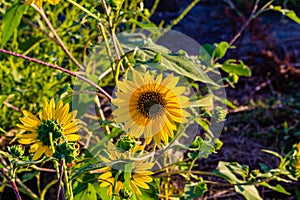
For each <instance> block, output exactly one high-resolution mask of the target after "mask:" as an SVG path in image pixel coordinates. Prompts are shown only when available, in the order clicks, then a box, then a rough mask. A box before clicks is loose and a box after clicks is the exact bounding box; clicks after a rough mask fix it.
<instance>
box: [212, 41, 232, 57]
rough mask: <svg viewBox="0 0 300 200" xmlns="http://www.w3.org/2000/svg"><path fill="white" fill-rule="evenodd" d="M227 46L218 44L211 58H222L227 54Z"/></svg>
mask: <svg viewBox="0 0 300 200" xmlns="http://www.w3.org/2000/svg"><path fill="white" fill-rule="evenodd" d="M228 47H229V44H228V43H227V42H220V43H219V44H217V47H216V48H215V50H214V51H213V54H212V57H213V58H223V57H224V56H225V54H226V52H227V49H228Z"/></svg>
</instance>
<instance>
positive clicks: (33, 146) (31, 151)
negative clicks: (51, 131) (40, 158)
mask: <svg viewBox="0 0 300 200" xmlns="http://www.w3.org/2000/svg"><path fill="white" fill-rule="evenodd" d="M41 146H42V143H40V142H37V143H34V144H33V145H31V147H30V149H29V153H34V152H36V151H37V150H38V149H39V148H41Z"/></svg>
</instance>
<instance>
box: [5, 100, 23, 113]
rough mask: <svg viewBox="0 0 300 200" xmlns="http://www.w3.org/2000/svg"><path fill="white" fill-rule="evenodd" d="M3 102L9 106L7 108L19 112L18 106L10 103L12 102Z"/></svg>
mask: <svg viewBox="0 0 300 200" xmlns="http://www.w3.org/2000/svg"><path fill="white" fill-rule="evenodd" d="M3 104H4V105H6V106H7V107H9V108H12V109H13V110H15V111H18V112H20V109H19V108H18V107H16V106H14V105H12V104H10V103H8V102H7V101H4V102H3Z"/></svg>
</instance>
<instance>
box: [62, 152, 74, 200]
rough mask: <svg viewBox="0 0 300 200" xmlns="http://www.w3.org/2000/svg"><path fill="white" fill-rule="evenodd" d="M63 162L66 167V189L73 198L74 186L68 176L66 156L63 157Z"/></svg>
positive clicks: (71, 198) (71, 199) (70, 197)
mask: <svg viewBox="0 0 300 200" xmlns="http://www.w3.org/2000/svg"><path fill="white" fill-rule="evenodd" d="M62 164H63V167H64V175H65V182H66V189H67V192H68V195H69V199H70V200H73V192H72V187H71V184H70V183H69V176H68V171H67V165H66V160H65V159H64V158H63V159H62Z"/></svg>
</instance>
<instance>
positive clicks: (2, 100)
mask: <svg viewBox="0 0 300 200" xmlns="http://www.w3.org/2000/svg"><path fill="white" fill-rule="evenodd" d="M6 98H7V95H0V106H1V105H2V104H3V102H4V101H5V100H6Z"/></svg>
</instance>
